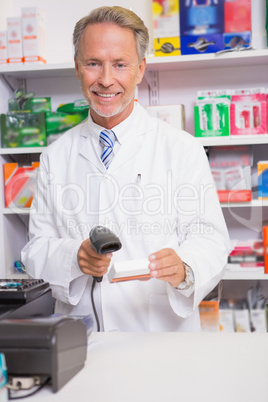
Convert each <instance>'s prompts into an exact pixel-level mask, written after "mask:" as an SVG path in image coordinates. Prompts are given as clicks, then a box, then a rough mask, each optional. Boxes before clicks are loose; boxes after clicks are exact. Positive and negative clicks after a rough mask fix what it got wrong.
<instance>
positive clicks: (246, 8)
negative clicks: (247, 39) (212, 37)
mask: <svg viewBox="0 0 268 402" xmlns="http://www.w3.org/2000/svg"><path fill="white" fill-rule="evenodd" d="M253 6H254V5H253V4H252V7H253ZM245 31H251V0H228V1H224V32H245Z"/></svg>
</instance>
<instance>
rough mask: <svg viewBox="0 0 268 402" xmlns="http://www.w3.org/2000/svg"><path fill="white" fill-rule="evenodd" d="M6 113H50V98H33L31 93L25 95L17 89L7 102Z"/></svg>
mask: <svg viewBox="0 0 268 402" xmlns="http://www.w3.org/2000/svg"><path fill="white" fill-rule="evenodd" d="M8 111H9V112H10V113H19V112H25V113H26V112H27V113H40V112H51V98H50V97H39V98H35V97H34V93H33V92H28V93H25V91H24V89H22V88H19V89H17V90H16V91H15V92H14V96H13V98H12V99H9V100H8Z"/></svg>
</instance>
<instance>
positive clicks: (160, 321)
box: [149, 293, 183, 332]
mask: <svg viewBox="0 0 268 402" xmlns="http://www.w3.org/2000/svg"><path fill="white" fill-rule="evenodd" d="M149 320H150V331H151V332H163V331H178V330H179V329H180V326H181V324H182V321H183V319H182V318H181V317H178V316H177V314H175V313H174V311H173V310H172V308H171V306H170V302H169V299H168V296H167V295H166V294H156V293H151V294H150V295H149Z"/></svg>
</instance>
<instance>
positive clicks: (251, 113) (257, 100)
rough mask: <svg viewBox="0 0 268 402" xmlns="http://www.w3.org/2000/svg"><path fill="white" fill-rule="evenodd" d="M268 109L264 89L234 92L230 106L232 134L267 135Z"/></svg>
mask: <svg viewBox="0 0 268 402" xmlns="http://www.w3.org/2000/svg"><path fill="white" fill-rule="evenodd" d="M266 108H267V104H266V93H265V89H264V88H248V89H237V90H233V91H232V95H231V106H230V134H231V135H254V134H265V133H267V127H266Z"/></svg>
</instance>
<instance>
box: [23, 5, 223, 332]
mask: <svg viewBox="0 0 268 402" xmlns="http://www.w3.org/2000/svg"><path fill="white" fill-rule="evenodd" d="M147 44H148V31H147V29H146V27H145V26H144V24H143V22H142V21H141V20H140V19H139V17H137V16H136V15H135V14H134V13H133V12H132V11H129V10H125V9H123V8H121V7H102V8H100V9H97V10H95V11H93V12H92V13H91V14H90V15H89V16H88V17H85V18H83V19H82V20H80V21H79V22H78V23H77V25H76V28H75V31H74V45H75V66H76V73H77V77H78V79H79V80H80V84H81V88H82V91H83V94H84V96H85V98H86V99H87V101H88V103H89V108H90V112H89V117H88V120H87V121H86V122H84V123H82V124H80V125H78V126H77V127H75V128H73V129H71V130H69V131H68V132H67V133H65V134H64V135H63V136H62V137H61V138H60V139H59V140H57V141H56V142H55V143H53V144H52V145H51V146H49V147H48V149H47V150H45V151H44V152H43V154H42V155H41V161H40V169H39V174H38V180H37V188H36V193H35V198H34V201H33V204H32V209H31V215H30V241H29V243H28V244H27V245H26V246H25V247H24V249H23V250H22V260H23V262H24V264H25V266H26V269H27V272H28V273H29V275H30V276H32V277H35V278H43V279H44V280H46V281H48V282H49V283H50V285H51V288H52V291H53V296H54V297H55V298H56V311H57V312H61V313H66V314H74V315H87V314H92V315H93V303H92V299H91V291H92V283H93V276H95V277H96V276H97V277H98V276H99V277H101V276H103V280H102V282H100V283H96V286H95V287H94V292H93V301H94V303H95V305H96V310H97V311H96V312H97V315H96V316H97V318H98V320H99V326H100V328H99V329H100V330H101V331H115V330H117V331H198V330H200V319H199V314H198V305H199V303H200V302H201V300H202V299H203V298H204V297H205V296H206V294H207V293H208V292H209V291H211V290H212V289H213V288H214V287H215V286H216V285H217V284H218V282H219V281H220V279H221V278H222V276H223V273H224V267H225V265H226V261H227V256H228V252H229V238H228V233H227V229H226V225H225V222H224V219H223V216H222V212H221V208H220V205H219V202H218V199H217V194H216V191H215V186H214V183H213V179H212V176H211V174H210V169H209V165H208V161H207V158H206V155H205V152H204V150H203V148H202V146H201V145H200V144H199V142H198V141H197V140H196V139H194V138H193V137H192V136H191V135H190V134H188V133H186V132H184V131H179V130H177V129H175V128H173V127H171V126H169V125H168V124H166V123H164V122H162V121H159V120H157V119H154V118H152V117H150V116H149V115H148V113H147V112H146V111H145V110H144V109H143V108H142V107H141V106H140V105H139V104H138V103H137V102H135V101H134V93H135V87H136V85H137V84H139V83H140V82H141V80H142V77H143V74H144V70H145V66H146V61H145V52H146V48H147ZM105 129H108V130H110V129H112V131H113V133H114V134H111V133H110V132H108V134H110V135H114V137H113V138H112V140H111V141H112V142H114V147H113V149H111V148H108V150H107V149H106V148H103V145H102V143H101V142H100V138H99V135H100V132H101V131H104V130H105ZM105 133H106V134H107V131H105ZM109 141H110V140H109ZM102 153H108V154H110V153H111V156H113V158H112V159H111V160H109V161H108V164H107V166H106V165H105V161H104V162H102V157H101V155H102ZM106 155H107V154H106ZM108 159H109V157H108ZM106 162H107V160H106ZM98 224H101V225H104V226H106V227H109V228H110V229H111V230H113V231H114V232H115V233H116V234H117V235H118V236H119V238H120V240H121V242H122V248H121V250H119V251H117V252H115V253H113V254H106V255H98V254H97V253H96V252H95V251H94V249H93V248H92V245H91V243H90V240H89V238H88V235H89V231H90V230H91V229H92V228H93V227H94V226H96V225H98ZM144 258H147V259H148V266H149V269H150V275H151V278H150V279H149V280H146V281H141V280H132V281H127V282H121V283H110V282H109V280H108V278H107V272H108V270H109V269H110V267H111V264H112V263H113V262H114V261H127V260H136V259H144ZM96 328H97V327H96V326H95V329H96Z"/></svg>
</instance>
